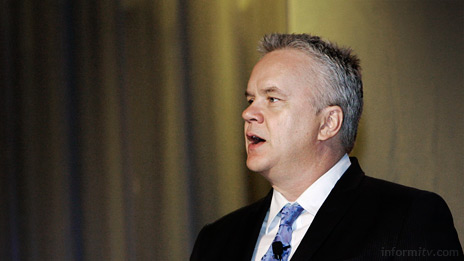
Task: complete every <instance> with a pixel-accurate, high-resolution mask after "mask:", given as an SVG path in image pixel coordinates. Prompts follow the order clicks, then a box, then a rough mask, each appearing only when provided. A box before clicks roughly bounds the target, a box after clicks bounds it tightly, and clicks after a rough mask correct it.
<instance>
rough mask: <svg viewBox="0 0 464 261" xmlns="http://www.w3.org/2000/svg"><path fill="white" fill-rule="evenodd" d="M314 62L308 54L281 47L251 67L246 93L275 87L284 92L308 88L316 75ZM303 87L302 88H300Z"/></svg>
mask: <svg viewBox="0 0 464 261" xmlns="http://www.w3.org/2000/svg"><path fill="white" fill-rule="evenodd" d="M315 66H316V64H315V62H314V60H313V58H311V57H310V56H309V55H308V54H306V53H304V52H302V51H299V50H295V49H282V50H276V51H272V52H270V53H268V54H266V55H265V56H264V57H263V58H262V59H261V60H260V61H259V62H258V63H257V64H256V65H255V67H254V68H253V71H252V73H251V76H250V80H249V82H248V87H247V93H253V92H254V91H255V90H256V91H261V90H263V89H266V90H269V88H275V89H278V90H280V91H284V92H294V91H297V90H299V89H301V90H304V89H310V88H311V86H312V85H313V84H314V82H315V80H316V78H317V75H316V73H315V72H314V68H315ZM302 88H303V89H302Z"/></svg>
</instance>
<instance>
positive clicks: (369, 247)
mask: <svg viewBox="0 0 464 261" xmlns="http://www.w3.org/2000/svg"><path fill="white" fill-rule="evenodd" d="M351 162H352V164H351V166H350V167H349V168H348V170H347V171H346V172H345V173H344V174H343V176H342V177H341V178H340V180H339V181H338V182H337V184H336V185H335V187H334V188H333V190H332V191H331V193H330V194H329V196H328V197H327V199H326V200H325V202H324V203H323V205H322V206H321V208H320V209H319V212H317V214H316V216H315V218H314V220H313V222H312V224H311V226H310V227H309V229H308V231H307V233H306V234H305V236H304V238H303V240H302V241H301V243H300V245H299V247H298V248H297V250H296V252H295V254H294V255H293V257H292V260H391V259H395V260H398V259H400V260H401V259H408V260H411V259H416V260H428V259H437V258H438V257H439V256H444V257H445V259H444V260H448V259H450V257H453V256H454V259H459V260H464V258H463V253H462V248H461V245H460V243H459V239H458V236H457V233H456V230H455V228H454V224H453V218H452V216H451V213H450V211H449V209H448V207H447V205H446V203H445V202H444V200H443V199H442V198H441V197H440V196H438V195H436V194H434V193H431V192H426V191H421V190H418V189H414V188H409V187H405V186H402V185H398V184H394V183H391V182H387V181H383V180H379V179H375V178H371V177H367V176H365V175H364V173H363V171H362V170H361V168H360V166H359V164H358V161H357V160H356V159H355V158H352V159H351ZM271 198H272V191H271V192H270V193H269V194H268V195H267V196H266V197H265V198H263V199H261V200H260V201H258V202H256V203H254V204H252V205H250V206H247V207H244V208H242V209H239V210H237V211H235V212H233V213H231V214H228V215H227V216H225V217H223V218H221V219H219V220H218V221H216V222H214V223H212V224H210V225H207V226H205V227H204V228H203V229H202V230H201V232H200V234H199V235H198V238H197V240H196V242H195V246H194V249H193V252H192V255H191V260H251V257H252V255H253V251H254V248H255V244H256V240H257V238H258V235H259V231H260V228H261V225H262V222H263V219H264V217H265V215H266V212H267V210H268V209H269V206H270V204H271ZM457 255H458V257H456V256H457Z"/></svg>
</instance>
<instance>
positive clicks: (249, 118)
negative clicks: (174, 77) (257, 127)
mask: <svg viewBox="0 0 464 261" xmlns="http://www.w3.org/2000/svg"><path fill="white" fill-rule="evenodd" d="M242 118H243V119H244V120H245V121H246V122H248V123H251V122H256V123H262V122H263V120H264V117H263V113H262V110H261V108H260V107H259V106H258V105H257V104H256V102H254V103H252V104H250V105H249V106H248V107H247V108H246V109H245V110H244V111H243V112H242Z"/></svg>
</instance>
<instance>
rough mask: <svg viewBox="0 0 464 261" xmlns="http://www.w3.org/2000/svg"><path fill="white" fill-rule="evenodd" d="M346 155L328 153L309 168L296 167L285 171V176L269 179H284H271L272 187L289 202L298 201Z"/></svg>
mask: <svg viewBox="0 0 464 261" xmlns="http://www.w3.org/2000/svg"><path fill="white" fill-rule="evenodd" d="M344 154H345V153H344V152H343V153H333V152H331V153H327V154H323V155H322V156H321V157H318V158H317V159H316V160H314V161H312V162H313V164H311V165H309V166H295V168H294V169H291V170H288V169H287V170H283V171H285V175H272V174H271V175H269V176H268V177H272V176H274V177H283V178H281V179H277V180H271V179H269V181H270V183H271V185H272V187H273V188H274V189H276V190H277V191H279V192H280V193H281V194H282V195H283V196H284V197H285V198H286V199H287V200H288V201H290V202H294V201H296V200H297V199H298V198H299V197H300V196H301V194H303V192H304V191H305V190H306V189H307V188H309V187H310V186H311V185H312V184H313V183H314V182H316V180H318V179H319V178H320V177H321V176H322V175H324V174H325V173H326V172H327V171H328V170H330V169H331V168H332V167H333V166H334V165H335V164H337V162H338V161H339V160H340V159H341V158H342V157H343V155H344Z"/></svg>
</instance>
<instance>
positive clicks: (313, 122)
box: [242, 49, 320, 180]
mask: <svg viewBox="0 0 464 261" xmlns="http://www.w3.org/2000/svg"><path fill="white" fill-rule="evenodd" d="M313 66H316V65H314V62H313V60H312V59H311V58H310V57H309V56H308V55H306V54H304V53H303V52H301V51H298V50H288V49H287V50H276V51H273V52H271V53H268V54H266V55H265V56H264V57H263V58H262V59H261V60H260V61H259V62H258V63H257V64H256V66H255V67H254V69H253V71H252V73H251V76H250V80H249V82H248V87H247V90H246V96H247V100H248V102H249V103H250V105H249V106H248V107H247V108H246V109H245V110H244V111H243V113H242V117H243V119H244V120H245V144H246V150H247V154H248V157H247V166H248V168H249V169H250V170H252V171H255V172H259V173H261V174H263V175H264V176H265V177H267V178H268V179H271V180H272V179H276V178H279V177H281V178H284V176H283V174H285V173H286V172H291V171H292V172H295V171H296V172H298V171H299V170H301V169H304V168H305V167H308V166H310V165H311V164H317V163H315V162H314V157H313V155H315V153H316V149H317V146H316V145H317V142H318V132H319V129H320V118H319V117H318V116H317V115H316V108H315V107H314V106H313V104H312V103H311V101H312V99H311V97H312V91H314V89H315V88H316V87H317V84H318V83H317V81H316V79H317V77H316V76H315V73H312V71H313V70H311V69H310V68H313Z"/></svg>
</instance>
